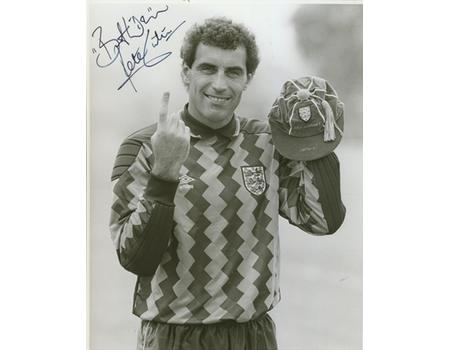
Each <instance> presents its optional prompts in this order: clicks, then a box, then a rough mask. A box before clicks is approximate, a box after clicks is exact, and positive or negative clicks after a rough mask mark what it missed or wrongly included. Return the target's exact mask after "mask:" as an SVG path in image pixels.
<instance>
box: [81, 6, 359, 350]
mask: <svg viewBox="0 0 450 350" xmlns="http://www.w3.org/2000/svg"><path fill="white" fill-rule="evenodd" d="M151 6H152V7H153V9H152V11H155V10H156V9H158V8H159V9H161V8H165V5H164V4H158V3H155V2H152V3H151ZM149 7H150V5H149V3H147V2H127V3H124V2H122V1H110V2H91V3H90V5H89V13H88V30H87V32H88V39H87V55H88V96H87V97H88V124H89V138H90V140H89V154H88V157H89V158H88V159H89V237H88V250H89V254H88V256H89V276H88V278H89V291H90V293H89V333H90V348H91V349H92V350H119V349H120V350H123V349H134V348H135V343H136V330H137V325H138V323H139V320H138V319H137V318H136V317H135V316H133V315H132V314H131V307H132V297H133V290H134V284H135V277H134V276H133V275H132V274H130V273H128V272H127V271H125V270H124V269H123V268H121V267H120V265H119V263H118V261H117V256H116V253H115V251H114V247H113V244H112V241H111V239H110V234H109V229H108V221H109V211H110V205H111V197H112V196H111V192H112V191H111V189H112V188H111V184H110V180H109V179H110V175H111V169H112V165H113V163H114V159H115V155H116V152H117V150H118V147H119V145H120V143H121V142H122V141H123V139H124V138H125V137H127V136H128V135H129V134H131V133H132V132H134V131H136V130H138V129H140V128H143V127H145V126H147V125H149V124H152V123H154V122H155V121H156V118H157V115H158V111H159V103H160V99H161V95H162V93H163V92H164V91H170V92H171V98H170V105H169V109H170V111H177V110H179V109H180V108H182V106H183V105H184V103H185V102H186V98H187V95H186V92H185V90H184V88H183V85H182V83H181V79H180V75H179V71H180V66H181V60H180V59H179V48H180V45H181V42H182V39H183V36H184V33H185V31H186V30H187V29H188V28H189V27H190V26H191V25H192V24H193V23H195V22H198V21H202V20H203V19H205V18H208V17H212V16H227V17H230V18H232V19H233V20H235V21H237V22H242V23H244V24H245V25H246V26H247V27H248V28H249V29H250V30H252V31H253V32H254V33H255V34H256V40H257V43H258V45H259V47H260V56H261V63H260V65H259V67H258V70H257V71H256V75H255V77H254V79H253V81H252V83H251V84H250V85H249V88H248V89H247V90H246V92H245V94H244V95H243V98H242V102H241V104H240V106H239V107H238V110H237V113H238V114H240V115H243V116H247V117H254V118H258V119H262V120H264V119H265V118H266V116H267V114H268V111H269V110H270V107H271V105H272V103H273V101H274V100H275V97H276V96H277V95H278V93H279V91H280V89H281V86H282V84H283V83H284V81H286V80H288V79H291V78H297V77H301V76H304V75H318V76H321V77H324V78H325V79H327V80H328V81H329V82H330V83H331V84H332V85H333V86H334V88H335V89H336V90H337V92H338V94H339V97H340V98H341V100H342V101H344V103H345V137H344V139H343V141H342V143H341V144H340V145H339V147H338V148H337V150H336V153H337V155H338V157H339V159H340V162H341V181H342V197H343V201H344V203H345V205H346V207H347V217H346V220H345V222H344V224H343V226H342V227H341V228H340V230H339V231H338V232H337V233H336V234H334V235H332V236H327V237H315V236H311V235H308V234H306V233H304V232H302V231H299V230H298V229H296V228H294V227H291V226H290V225H289V224H288V223H287V222H286V221H285V220H284V219H280V240H281V295H282V299H281V302H280V303H279V304H278V305H277V306H276V307H275V309H274V310H273V311H271V316H272V317H273V318H274V320H275V322H276V324H277V335H278V344H279V349H280V350H294V349H295V350H328V349H330V350H331V349H333V350H354V349H355V350H356V349H361V348H362V205H363V201H362V123H363V122H362V121H363V116H362V101H363V100H362V98H363V97H362V82H363V80H362V79H363V76H362V68H363V67H362V65H363V63H362V62H363V60H362V55H363V43H362V21H363V15H362V5H354V4H352V5H344V4H340V5H324V4H323V5H311V4H308V5H299V4H296V3H294V2H286V3H283V2H277V3H276V5H274V4H271V3H269V2H264V3H263V2H262V3H253V4H242V3H239V4H235V5H232V6H230V5H229V3H228V4H205V3H204V4H195V3H194V2H192V3H189V2H183V3H178V4H172V3H169V10H168V11H166V12H164V14H163V15H161V16H158V19H157V20H155V21H154V22H153V24H152V25H153V26H155V29H156V28H157V27H158V28H161V27H164V26H167V27H168V28H171V27H172V28H173V27H174V26H176V25H177V24H179V23H181V22H182V21H186V22H185V24H183V25H182V26H181V27H180V29H178V30H177V32H176V33H174V35H173V36H172V37H171V39H170V41H168V42H167V43H164V45H165V46H164V47H162V46H163V45H160V46H161V48H156V49H155V50H154V51H155V54H156V52H158V50H162V49H165V50H166V51H167V50H171V51H172V52H173V54H172V55H171V56H170V57H169V58H168V59H167V60H165V61H164V62H161V63H160V64H158V65H157V66H155V67H152V68H144V69H142V70H141V71H139V72H138V73H137V74H136V75H135V76H134V78H133V82H134V85H135V87H136V90H137V92H136V91H135V90H134V89H133V88H132V87H131V85H130V84H128V85H125V86H124V87H123V88H122V89H120V90H117V88H118V86H119V85H120V84H121V83H122V82H123V80H124V78H125V76H124V72H123V68H122V67H121V66H120V64H116V63H114V64H112V65H110V66H109V67H106V68H100V67H98V66H97V65H96V63H95V62H96V57H97V55H98V54H99V52H100V50H99V48H98V31H97V32H96V34H94V35H91V34H92V32H93V31H94V30H95V28H96V27H98V26H101V27H102V37H103V40H107V39H111V38H117V37H118V32H117V25H116V23H117V22H119V23H120V21H121V19H122V17H124V18H130V17H131V16H140V15H141V14H147V15H148V13H149V12H148V8H149ZM146 11H147V12H146ZM142 44H143V43H142V41H141V40H139V39H133V40H132V41H130V46H129V49H130V50H133V49H134V50H135V49H136V48H137V47H139V46H142ZM133 45H134V46H133Z"/></svg>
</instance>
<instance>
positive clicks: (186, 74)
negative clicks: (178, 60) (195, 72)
mask: <svg viewBox="0 0 450 350" xmlns="http://www.w3.org/2000/svg"><path fill="white" fill-rule="evenodd" d="M181 79H183V83H184V84H185V85H189V83H190V82H191V68H189V67H188V65H187V64H186V62H183V67H182V68H181Z"/></svg>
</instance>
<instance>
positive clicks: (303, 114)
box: [298, 106, 311, 122]
mask: <svg viewBox="0 0 450 350" xmlns="http://www.w3.org/2000/svg"><path fill="white" fill-rule="evenodd" d="M298 115H299V116H300V119H301V120H303V121H304V122H307V121H308V120H309V119H310V118H311V109H310V108H309V106H306V107H301V108H299V109H298Z"/></svg>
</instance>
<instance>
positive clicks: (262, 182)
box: [241, 166, 266, 196]
mask: <svg viewBox="0 0 450 350" xmlns="http://www.w3.org/2000/svg"><path fill="white" fill-rule="evenodd" d="M241 171H242V178H243V179H244V185H245V188H246V189H247V190H248V191H249V192H250V193H252V194H254V195H256V196H260V195H261V194H263V193H264V191H265V190H266V176H265V174H264V167H263V166H242V167H241Z"/></svg>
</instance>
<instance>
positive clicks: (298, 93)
mask: <svg viewBox="0 0 450 350" xmlns="http://www.w3.org/2000/svg"><path fill="white" fill-rule="evenodd" d="M268 118H269V123H270V126H271V129H272V139H273V142H274V145H275V148H276V149H277V150H278V152H280V153H281V155H283V156H284V157H286V158H288V159H293V160H312V159H318V158H322V157H324V156H326V155H327V154H329V153H331V152H332V151H333V150H334V149H335V148H336V147H337V146H338V144H339V143H340V142H341V139H342V136H343V129H344V103H343V102H342V101H340V100H339V97H338V95H337V93H336V90H335V89H334V88H333V87H332V86H331V85H330V83H328V82H327V81H326V80H325V79H322V78H319V77H314V76H307V77H302V78H299V79H292V80H288V81H286V82H285V83H284V84H283V87H282V89H281V93H280V95H279V96H278V97H277V99H276V100H275V102H274V103H273V106H272V108H271V110H270V113H269V116H268Z"/></svg>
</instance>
